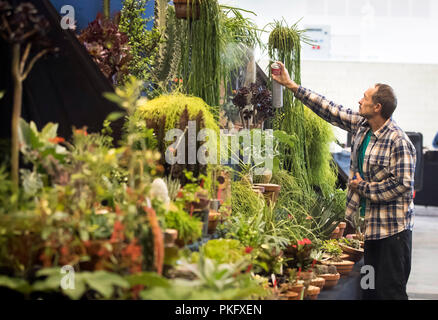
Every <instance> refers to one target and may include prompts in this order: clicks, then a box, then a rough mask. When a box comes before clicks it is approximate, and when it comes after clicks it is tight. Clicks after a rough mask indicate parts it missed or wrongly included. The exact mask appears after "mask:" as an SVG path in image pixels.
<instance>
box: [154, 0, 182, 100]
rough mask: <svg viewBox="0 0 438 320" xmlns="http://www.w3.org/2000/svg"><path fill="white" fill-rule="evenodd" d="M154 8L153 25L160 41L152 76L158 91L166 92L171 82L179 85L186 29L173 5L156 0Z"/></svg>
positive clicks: (162, 0)
mask: <svg viewBox="0 0 438 320" xmlns="http://www.w3.org/2000/svg"><path fill="white" fill-rule="evenodd" d="M155 8H156V13H155V16H156V20H155V26H156V28H157V29H159V30H160V33H161V35H162V41H161V42H160V44H159V46H158V53H157V58H156V61H155V65H154V69H153V72H152V78H153V81H154V83H155V85H156V86H157V87H158V89H159V90H158V92H159V91H161V93H167V92H168V89H169V85H170V84H171V83H172V82H173V83H172V84H174V85H176V86H178V85H179V83H178V81H179V77H180V73H181V59H182V56H181V55H182V47H183V45H184V44H183V43H182V39H183V38H184V37H185V32H186V31H185V29H184V22H183V21H181V20H180V19H177V18H176V16H175V8H174V6H168V4H167V1H166V0H161V1H157V3H156V5H155ZM175 80H176V81H175ZM172 88H173V87H172Z"/></svg>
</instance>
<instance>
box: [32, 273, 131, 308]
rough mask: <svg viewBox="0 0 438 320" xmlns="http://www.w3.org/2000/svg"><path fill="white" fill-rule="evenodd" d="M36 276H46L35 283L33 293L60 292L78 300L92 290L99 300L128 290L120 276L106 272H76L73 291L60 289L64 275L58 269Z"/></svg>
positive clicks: (127, 285)
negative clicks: (98, 296) (120, 290)
mask: <svg viewBox="0 0 438 320" xmlns="http://www.w3.org/2000/svg"><path fill="white" fill-rule="evenodd" d="M37 276H38V277H39V276H46V279H44V280H38V281H36V282H35V283H34V284H33V286H32V289H33V291H61V292H62V293H64V294H65V295H67V296H68V297H69V298H71V299H74V300H77V299H80V298H81V297H82V296H83V295H84V294H85V293H86V292H87V290H90V289H91V290H94V291H96V292H97V294H99V295H100V297H101V298H104V299H110V298H114V294H115V293H116V292H117V291H116V290H117V288H120V289H128V288H129V283H128V282H127V281H126V280H125V279H123V278H122V277H121V276H119V275H117V274H114V273H110V272H107V271H102V270H100V271H94V272H77V273H75V274H74V286H75V288H74V289H69V288H66V289H61V288H60V284H61V280H62V278H63V277H64V276H65V274H62V273H61V272H60V270H59V268H51V269H42V270H40V271H38V272H37Z"/></svg>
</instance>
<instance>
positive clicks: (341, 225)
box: [338, 222, 347, 239]
mask: <svg viewBox="0 0 438 320" xmlns="http://www.w3.org/2000/svg"><path fill="white" fill-rule="evenodd" d="M346 227H347V223H346V222H339V224H338V228H339V233H338V239H340V238H342V237H343V236H344V231H345V228H346Z"/></svg>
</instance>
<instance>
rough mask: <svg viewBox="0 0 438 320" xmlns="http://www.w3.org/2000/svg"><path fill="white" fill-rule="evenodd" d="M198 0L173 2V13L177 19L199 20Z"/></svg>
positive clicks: (174, 0)
mask: <svg viewBox="0 0 438 320" xmlns="http://www.w3.org/2000/svg"><path fill="white" fill-rule="evenodd" d="M197 1H198V0H173V4H174V5H175V13H176V17H177V18H178V19H187V18H188V19H193V20H197V19H199V15H200V8H199V5H198V3H197Z"/></svg>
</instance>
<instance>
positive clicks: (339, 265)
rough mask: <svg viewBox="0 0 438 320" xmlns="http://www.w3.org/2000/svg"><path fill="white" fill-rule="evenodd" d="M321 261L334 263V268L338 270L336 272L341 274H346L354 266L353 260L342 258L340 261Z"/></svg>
mask: <svg viewBox="0 0 438 320" xmlns="http://www.w3.org/2000/svg"><path fill="white" fill-rule="evenodd" d="M323 263H324V264H331V265H334V266H335V267H336V270H338V272H339V273H340V274H341V275H343V276H346V275H348V274H349V273H350V272H351V271H352V270H353V267H354V262H353V261H349V260H343V261H340V262H334V261H324V262H323Z"/></svg>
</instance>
